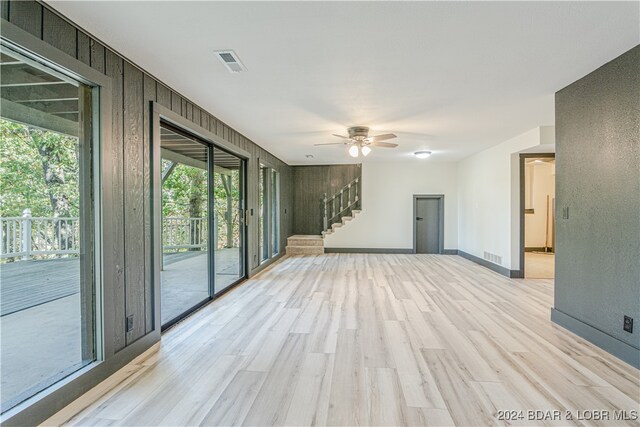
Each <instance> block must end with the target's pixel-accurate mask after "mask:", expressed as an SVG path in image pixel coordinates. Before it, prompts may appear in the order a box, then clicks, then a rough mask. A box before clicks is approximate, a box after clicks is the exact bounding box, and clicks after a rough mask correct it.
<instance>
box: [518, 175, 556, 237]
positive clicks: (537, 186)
mask: <svg viewBox="0 0 640 427" xmlns="http://www.w3.org/2000/svg"><path fill="white" fill-rule="evenodd" d="M527 172H532V178H533V182H532V186H531V190H532V202H533V205H532V208H533V211H534V213H532V214H526V215H525V217H524V224H525V227H524V241H525V246H526V247H533V248H541V247H544V245H545V237H546V234H547V228H548V242H547V245H548V246H552V242H551V232H552V224H553V200H554V198H555V197H556V182H555V178H556V176H555V166H554V165H553V164H552V163H532V164H531V166H528V167H527ZM547 196H549V220H548V221H549V224H548V225H547Z"/></svg>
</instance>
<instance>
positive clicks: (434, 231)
mask: <svg viewBox="0 0 640 427" xmlns="http://www.w3.org/2000/svg"><path fill="white" fill-rule="evenodd" d="M413 252H414V253H417V254H442V253H444V195H442V194H436V195H430V194H424V195H414V196H413Z"/></svg>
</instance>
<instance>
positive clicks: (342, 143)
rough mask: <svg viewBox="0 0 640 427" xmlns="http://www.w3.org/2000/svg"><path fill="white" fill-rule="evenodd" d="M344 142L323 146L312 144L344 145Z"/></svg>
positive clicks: (329, 143)
mask: <svg viewBox="0 0 640 427" xmlns="http://www.w3.org/2000/svg"><path fill="white" fill-rule="evenodd" d="M344 144H345V143H344V142H327V143H325V144H313V145H344Z"/></svg>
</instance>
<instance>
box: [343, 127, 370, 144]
mask: <svg viewBox="0 0 640 427" xmlns="http://www.w3.org/2000/svg"><path fill="white" fill-rule="evenodd" d="M348 131H349V138H351V139H355V140H356V141H363V140H365V139H367V137H368V136H369V128H368V127H366V126H354V127H350V128H349V129H348Z"/></svg>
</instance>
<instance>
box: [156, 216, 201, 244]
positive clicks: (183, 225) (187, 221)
mask: <svg viewBox="0 0 640 427" xmlns="http://www.w3.org/2000/svg"><path fill="white" fill-rule="evenodd" d="M207 235H208V230H207V220H206V218H176V217H166V218H162V249H163V252H169V251H178V250H180V249H192V250H193V249H201V250H204V249H206V247H207Z"/></svg>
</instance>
